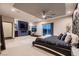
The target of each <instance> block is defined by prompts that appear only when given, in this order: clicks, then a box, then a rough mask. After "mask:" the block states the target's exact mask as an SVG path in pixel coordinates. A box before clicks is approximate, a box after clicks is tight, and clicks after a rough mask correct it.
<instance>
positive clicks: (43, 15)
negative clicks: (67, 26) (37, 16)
mask: <svg viewBox="0 0 79 59" xmlns="http://www.w3.org/2000/svg"><path fill="white" fill-rule="evenodd" d="M55 15H56V14H52V11H48V12H46V11H42V18H43V19H48V18H53V17H54V16H55Z"/></svg>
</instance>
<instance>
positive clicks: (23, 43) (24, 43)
mask: <svg viewBox="0 0 79 59" xmlns="http://www.w3.org/2000/svg"><path fill="white" fill-rule="evenodd" d="M35 39H36V37H31V36H23V37H17V38H15V39H9V40H6V41H5V42H6V48H7V49H6V50H4V51H2V54H1V56H54V55H53V54H50V53H48V52H46V51H44V50H42V49H39V48H37V47H33V46H32V42H33V41H34V40H35Z"/></svg>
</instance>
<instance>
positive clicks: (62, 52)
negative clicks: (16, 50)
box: [32, 36, 71, 56]
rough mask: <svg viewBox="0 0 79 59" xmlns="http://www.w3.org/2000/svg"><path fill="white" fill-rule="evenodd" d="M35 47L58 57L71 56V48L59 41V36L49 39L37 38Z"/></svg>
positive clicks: (34, 42) (34, 43)
mask: <svg viewBox="0 0 79 59" xmlns="http://www.w3.org/2000/svg"><path fill="white" fill-rule="evenodd" d="M32 44H33V46H35V47H38V48H41V49H43V50H46V51H47V52H49V51H50V52H51V53H53V54H55V55H57V56H70V55H71V46H70V44H66V43H65V42H64V41H62V40H59V39H58V36H49V37H37V38H36V40H35V41H33V43H32Z"/></svg>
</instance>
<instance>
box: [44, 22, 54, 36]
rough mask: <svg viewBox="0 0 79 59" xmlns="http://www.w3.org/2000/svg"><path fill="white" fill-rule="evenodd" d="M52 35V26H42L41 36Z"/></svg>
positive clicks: (50, 24)
mask: <svg viewBox="0 0 79 59" xmlns="http://www.w3.org/2000/svg"><path fill="white" fill-rule="evenodd" d="M50 34H51V35H52V34H53V24H52V23H48V24H43V35H50Z"/></svg>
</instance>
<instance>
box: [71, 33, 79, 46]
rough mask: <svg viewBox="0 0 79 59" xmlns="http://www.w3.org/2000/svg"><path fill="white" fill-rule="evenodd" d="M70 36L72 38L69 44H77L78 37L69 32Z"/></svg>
mask: <svg viewBox="0 0 79 59" xmlns="http://www.w3.org/2000/svg"><path fill="white" fill-rule="evenodd" d="M71 37H72V40H71V44H72V45H73V44H77V43H78V40H79V38H78V36H77V35H76V34H73V33H72V34H71Z"/></svg>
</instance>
